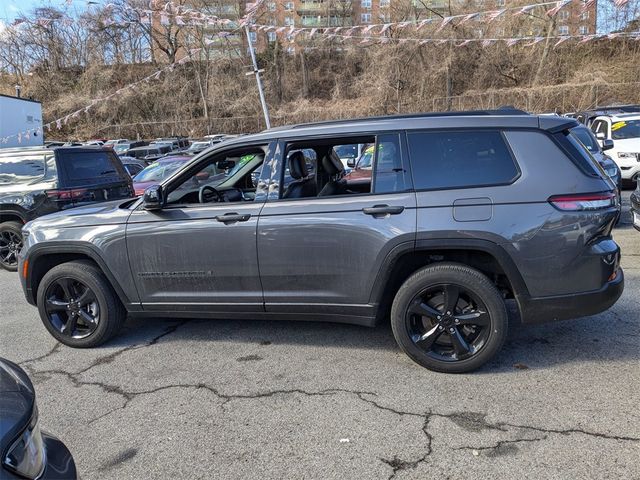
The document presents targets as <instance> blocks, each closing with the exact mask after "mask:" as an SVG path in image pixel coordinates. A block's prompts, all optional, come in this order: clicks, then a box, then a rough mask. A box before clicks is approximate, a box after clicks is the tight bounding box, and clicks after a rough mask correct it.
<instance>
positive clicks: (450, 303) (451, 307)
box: [444, 285, 460, 315]
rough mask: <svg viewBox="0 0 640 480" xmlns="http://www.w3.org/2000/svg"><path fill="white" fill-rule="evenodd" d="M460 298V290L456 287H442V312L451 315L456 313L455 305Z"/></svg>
mask: <svg viewBox="0 0 640 480" xmlns="http://www.w3.org/2000/svg"><path fill="white" fill-rule="evenodd" d="M458 298H460V289H459V288H458V286H457V285H445V287H444V311H445V312H451V314H452V315H453V314H454V313H455V311H456V305H457V304H458Z"/></svg>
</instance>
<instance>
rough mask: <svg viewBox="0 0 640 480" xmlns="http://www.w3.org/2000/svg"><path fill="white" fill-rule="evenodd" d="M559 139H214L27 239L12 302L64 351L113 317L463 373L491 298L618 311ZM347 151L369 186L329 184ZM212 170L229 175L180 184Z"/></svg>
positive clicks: (543, 312) (515, 130)
mask: <svg viewBox="0 0 640 480" xmlns="http://www.w3.org/2000/svg"><path fill="white" fill-rule="evenodd" d="M576 125H577V122H576V121H575V120H572V119H567V118H562V117H542V116H541V117H537V116H531V115H527V114H524V112H522V113H518V112H517V111H493V112H492V111H480V112H463V113H458V114H453V113H447V114H423V115H410V116H398V117H378V118H370V119H362V120H348V121H339V122H326V123H318V124H307V125H298V126H293V127H284V128H277V129H272V130H268V131H265V132H262V133H259V134H256V135H250V136H245V137H240V138H237V139H233V140H229V141H227V142H225V143H223V144H220V145H219V146H217V147H214V148H212V149H209V150H207V151H206V152H203V153H202V154H201V155H199V156H197V157H195V158H194V159H193V160H192V161H190V162H189V163H187V164H186V165H185V166H184V167H183V168H182V169H180V170H178V171H177V172H176V173H175V174H173V175H172V176H171V177H169V178H168V179H166V180H164V181H163V182H161V183H160V184H159V185H157V186H153V187H150V188H149V189H147V190H146V191H145V194H144V196H143V198H140V199H136V200H129V201H126V202H122V201H118V202H112V203H110V204H104V205H100V206H94V207H91V208H80V209H75V210H74V211H70V212H68V213H60V214H55V215H52V216H48V217H46V218H43V219H40V220H36V221H34V222H31V223H29V224H28V225H27V226H26V227H25V229H24V231H25V234H26V239H25V246H24V249H23V250H22V252H21V254H20V266H19V269H20V273H21V281H22V285H23V289H24V292H25V294H26V298H27V300H28V301H29V302H30V303H31V304H33V305H37V307H38V310H39V313H40V316H41V318H42V321H43V323H44V325H45V327H46V328H47V329H48V330H49V332H50V333H51V334H52V335H53V336H54V337H55V338H57V339H58V340H59V341H60V342H62V343H64V344H65V345H69V346H72V347H91V346H95V345H99V344H101V343H103V342H105V341H106V340H107V339H109V338H110V337H111V336H112V335H114V334H115V333H116V332H117V331H118V329H119V328H120V326H121V325H122V322H123V321H124V320H125V317H126V316H127V314H129V315H132V316H136V315H138V316H148V317H157V316H169V317H208V318H265V319H291V320H316V321H318V320H322V321H330V322H346V323H354V324H358V325H366V326H373V325H375V324H376V322H378V321H381V320H383V319H388V318H390V319H391V325H392V327H393V334H394V336H395V338H396V340H397V342H398V344H399V345H400V347H401V348H402V350H403V351H404V352H406V354H407V355H408V356H409V357H411V358H412V359H413V360H414V361H416V362H417V363H419V364H420V365H423V366H425V367H427V368H429V369H432V370H437V371H443V372H465V371H470V370H473V369H476V368H478V367H480V366H481V365H483V364H484V363H486V362H487V361H488V360H489V359H491V358H492V357H493V356H494V355H495V354H496V353H497V352H498V351H499V350H500V348H501V346H502V344H503V342H504V340H505V337H506V334H507V311H506V308H505V299H513V300H515V303H516V304H517V306H518V309H519V311H520V314H521V318H522V320H523V322H525V323H535V322H543V321H549V320H560V319H565V318H574V317H579V316H583V315H592V314H595V313H598V312H601V311H603V310H605V309H607V308H609V307H610V306H611V305H613V304H614V303H615V302H616V300H617V299H618V298H619V296H620V295H621V293H622V290H623V286H624V279H623V272H622V269H621V268H620V267H619V260H620V249H619V247H618V245H617V244H616V243H615V242H614V241H613V239H612V238H611V230H612V227H613V223H614V222H615V220H616V218H617V216H618V214H619V210H620V206H619V204H618V202H617V198H616V194H615V186H614V184H613V183H612V182H611V180H610V179H609V178H608V177H607V176H606V174H605V173H604V172H603V171H602V169H601V168H600V167H599V165H598V164H597V162H595V160H594V159H593V157H591V155H590V154H589V152H588V151H587V150H586V149H585V148H584V147H583V145H582V144H581V143H580V142H579V141H578V140H577V139H576V138H575V137H574V136H573V134H572V133H571V131H570V130H571V128H573V127H575V126H576ZM349 144H353V145H361V144H373V145H374V150H375V151H374V158H373V162H372V176H371V178H370V181H368V182H362V181H360V180H359V181H358V182H355V183H349V181H347V180H346V179H345V178H344V166H343V164H342V162H341V161H340V158H339V157H338V155H337V154H336V151H335V147H336V146H338V145H349ZM382 155H383V156H384V161H381V156H382ZM240 159H243V161H242V162H240ZM309 163H311V164H312V165H313V167H314V168H313V169H310V168H309V166H308V165H309ZM214 164H215V166H216V168H219V169H222V170H225V171H230V172H233V173H232V174H230V175H228V176H226V178H225V179H224V180H223V181H221V182H220V181H219V180H216V181H215V182H217V183H215V185H214V183H213V181H212V180H210V179H206V176H200V177H199V173H200V172H202V171H203V170H206V169H207V168H209V167H210V166H211V165H214ZM236 165H237V167H236ZM258 171H259V172H260V173H259V175H258V176H257V181H255V179H253V178H252V174H255V172H258ZM285 172H289V173H288V175H285ZM311 172H312V173H311ZM254 176H255V175H254Z"/></svg>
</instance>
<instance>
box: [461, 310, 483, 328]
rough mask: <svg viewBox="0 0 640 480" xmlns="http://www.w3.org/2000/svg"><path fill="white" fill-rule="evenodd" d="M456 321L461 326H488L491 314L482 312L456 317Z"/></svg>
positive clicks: (477, 311)
mask: <svg viewBox="0 0 640 480" xmlns="http://www.w3.org/2000/svg"><path fill="white" fill-rule="evenodd" d="M456 319H457V320H458V324H459V325H478V326H481V327H486V326H488V325H489V321H490V318H489V314H488V313H487V312H483V311H482V310H476V311H475V312H470V313H463V314H461V315H456Z"/></svg>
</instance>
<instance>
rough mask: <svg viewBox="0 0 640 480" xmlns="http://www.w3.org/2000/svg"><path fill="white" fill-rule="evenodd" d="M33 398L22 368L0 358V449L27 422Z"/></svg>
mask: <svg viewBox="0 0 640 480" xmlns="http://www.w3.org/2000/svg"><path fill="white" fill-rule="evenodd" d="M35 398H36V396H35V391H34V389H33V384H32V383H31V380H29V377H28V376H27V374H26V373H24V370H22V369H21V368H20V367H18V366H17V365H16V364H15V363H12V362H10V361H8V360H4V359H3V358H0V412H2V414H1V415H0V433H2V436H1V437H0V451H5V449H6V448H7V447H8V446H9V445H10V443H11V442H13V440H15V438H16V437H17V435H18V434H19V433H20V432H21V431H22V430H23V429H24V428H25V426H26V425H27V424H28V423H29V420H30V419H31V415H32V414H33V409H34V405H35ZM0 468H1V467H0Z"/></svg>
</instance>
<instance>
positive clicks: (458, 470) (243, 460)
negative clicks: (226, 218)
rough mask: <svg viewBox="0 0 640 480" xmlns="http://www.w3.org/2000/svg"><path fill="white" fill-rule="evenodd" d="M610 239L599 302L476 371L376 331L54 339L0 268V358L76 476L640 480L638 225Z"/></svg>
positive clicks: (516, 338) (330, 327) (174, 330)
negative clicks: (425, 356) (613, 282)
mask: <svg viewBox="0 0 640 480" xmlns="http://www.w3.org/2000/svg"><path fill="white" fill-rule="evenodd" d="M628 199H629V192H628V191H627V192H624V209H625V212H624V215H623V218H622V223H621V224H620V226H619V227H618V228H617V229H616V231H615V240H616V241H617V242H618V243H619V244H620V245H621V247H622V250H623V259H622V265H623V267H624V270H625V275H626V288H625V292H624V294H623V296H622V298H621V299H620V300H619V301H618V303H617V304H616V305H614V307H612V308H611V309H610V310H609V311H607V312H605V313H602V314H600V315H596V316H593V317H587V318H582V319H578V320H570V321H564V322H558V323H551V324H545V325H539V326H533V327H522V326H518V325H517V324H515V322H514V325H513V326H512V329H511V332H510V336H509V339H508V341H507V344H506V345H505V347H504V349H503V350H502V352H501V353H500V354H499V355H498V356H497V357H496V358H495V359H494V360H493V361H492V362H491V363H490V364H488V365H487V366H485V367H484V368H483V369H482V370H480V371H478V372H475V373H471V374H464V375H446V374H439V373H434V372H430V371H428V370H425V369H424V368H421V367H419V366H418V365H416V364H415V363H413V362H412V361H411V360H409V359H408V358H407V357H406V356H405V355H404V354H402V353H401V352H400V350H399V349H398V347H397V346H396V344H395V342H394V339H393V336H392V334H391V330H390V328H389V326H388V325H381V326H379V327H377V328H375V329H368V328H363V327H356V326H349V325H340V324H323V323H306V322H300V323H296V322H284V321H282V322H279V321H277V322H267V321H239V320H233V321H231V320H229V321H220V320H186V321H185V320H171V319H168V320H165V319H158V320H154V319H145V320H130V321H128V322H127V324H126V327H125V330H124V331H123V333H122V334H121V335H119V336H118V337H117V338H115V339H114V340H112V341H111V342H110V343H108V344H107V345H106V346H104V347H102V348H96V349H90V350H79V349H77V350H74V349H71V348H67V347H64V346H61V345H60V344H58V343H57V342H56V341H55V340H54V339H53V338H52V337H51V336H50V335H49V334H48V333H47V332H46V330H45V329H44V327H43V326H42V324H41V322H40V320H39V317H38V314H37V311H36V309H35V308H34V307H31V306H30V305H28V304H27V303H26V301H25V300H24V298H23V296H22V292H21V289H20V286H19V282H18V278H17V276H16V274H12V273H8V272H0V356H2V357H5V358H8V359H10V360H13V361H15V362H18V363H20V365H21V366H22V367H23V368H25V369H26V371H27V372H28V373H29V375H30V376H31V378H32V380H33V381H34V384H35V387H36V390H37V396H38V405H39V409H40V416H41V421H42V426H43V428H44V429H46V430H48V431H51V432H53V433H55V434H56V435H57V436H59V437H60V438H61V439H62V440H63V441H64V442H65V443H66V444H67V446H68V447H69V448H70V450H71V451H72V453H73V455H74V457H75V460H76V462H77V465H78V468H79V471H80V473H81V475H82V477H83V478H84V479H94V478H96V479H118V480H123V479H142V478H145V479H147V478H155V479H165V478H166V479H176V478H189V479H196V478H208V479H209V478H225V479H226V478H229V479H231V478H234V479H235V478H256V479H257V478H259V479H271V478H273V479H281V478H294V479H297V478H308V479H325V478H337V479H370V478H371V479H377V478H391V477H394V478H398V479H404V478H420V479H431V478H434V479H435V478H438V479H445V478H450V479H469V478H473V479H482V478H491V479H503V478H504V479H507V478H531V479H540V478H545V479H547V478H557V479H576V478H580V479H583V478H597V479H602V478H621V479H622V478H624V479H629V478H640V463H639V462H638V459H639V458H640V414H639V413H638V405H639V404H640V337H639V333H640V326H639V324H640V232H636V231H635V230H633V228H632V227H631V225H630V223H629V222H630V218H629V214H628Z"/></svg>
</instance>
